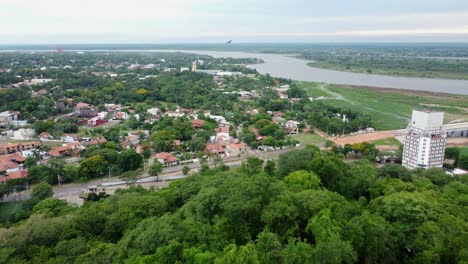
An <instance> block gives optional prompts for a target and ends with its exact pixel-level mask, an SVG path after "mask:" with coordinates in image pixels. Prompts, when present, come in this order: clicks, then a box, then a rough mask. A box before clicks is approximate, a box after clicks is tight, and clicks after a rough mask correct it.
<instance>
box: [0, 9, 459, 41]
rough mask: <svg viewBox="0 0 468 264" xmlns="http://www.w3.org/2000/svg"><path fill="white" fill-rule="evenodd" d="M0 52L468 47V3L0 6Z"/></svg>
mask: <svg viewBox="0 0 468 264" xmlns="http://www.w3.org/2000/svg"><path fill="white" fill-rule="evenodd" d="M0 25H1V26H0V44H39V43H44V44H50V43H62V44H66V43H199V42H207V43H217V42H224V41H226V40H228V39H233V40H234V41H235V42H387V41H411V42H413V41H416V42H417V41H463V42H468V0H326V1H318V0H229V1H223V0H0Z"/></svg>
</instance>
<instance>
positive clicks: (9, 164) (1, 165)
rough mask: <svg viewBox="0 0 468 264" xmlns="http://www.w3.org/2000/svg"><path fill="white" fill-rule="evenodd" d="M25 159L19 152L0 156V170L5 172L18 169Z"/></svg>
mask: <svg viewBox="0 0 468 264" xmlns="http://www.w3.org/2000/svg"><path fill="white" fill-rule="evenodd" d="M25 160H26V159H25V158H24V157H23V156H21V155H20V154H19V153H13V154H9V155H4V156H0V171H5V172H7V173H10V172H15V171H19V170H20V169H22V164H23V162H24V161H25Z"/></svg>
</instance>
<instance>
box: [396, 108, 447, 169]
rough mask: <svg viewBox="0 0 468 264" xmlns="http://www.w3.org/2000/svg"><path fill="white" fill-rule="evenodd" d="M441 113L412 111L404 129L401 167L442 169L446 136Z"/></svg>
mask: <svg viewBox="0 0 468 264" xmlns="http://www.w3.org/2000/svg"><path fill="white" fill-rule="evenodd" d="M443 121H444V113H443V112H431V111H416V110H413V116H412V117H411V122H410V123H409V125H408V128H407V129H406V135H405V145H404V148H403V161H402V165H403V166H404V167H406V168H408V169H416V168H421V169H429V168H442V165H443V162H444V154H445V143H446V139H447V134H446V133H445V131H444V129H443V127H442V124H443Z"/></svg>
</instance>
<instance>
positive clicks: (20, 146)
mask: <svg viewBox="0 0 468 264" xmlns="http://www.w3.org/2000/svg"><path fill="white" fill-rule="evenodd" d="M40 145H41V143H40V142H39V141H31V142H23V143H16V144H12V143H8V144H6V145H2V146H0V155H7V154H12V153H15V152H20V151H24V150H29V149H35V148H38V147H39V146H40Z"/></svg>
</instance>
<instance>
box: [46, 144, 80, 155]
mask: <svg viewBox="0 0 468 264" xmlns="http://www.w3.org/2000/svg"><path fill="white" fill-rule="evenodd" d="M81 149H84V147H83V146H81V143H80V142H71V143H67V144H65V145H63V146H60V147H56V148H53V149H51V150H50V151H49V153H48V154H49V156H51V157H53V158H57V157H66V156H78V155H79V151H80V150H81Z"/></svg>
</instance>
